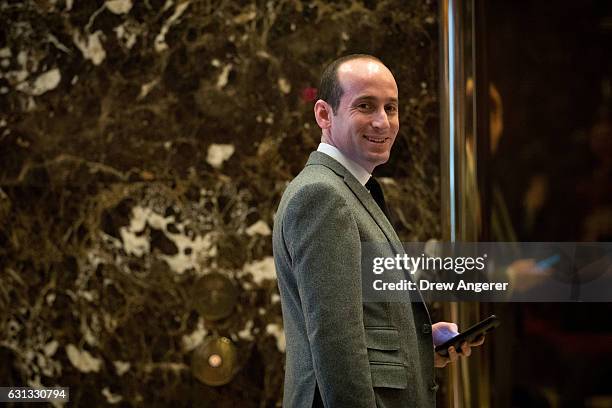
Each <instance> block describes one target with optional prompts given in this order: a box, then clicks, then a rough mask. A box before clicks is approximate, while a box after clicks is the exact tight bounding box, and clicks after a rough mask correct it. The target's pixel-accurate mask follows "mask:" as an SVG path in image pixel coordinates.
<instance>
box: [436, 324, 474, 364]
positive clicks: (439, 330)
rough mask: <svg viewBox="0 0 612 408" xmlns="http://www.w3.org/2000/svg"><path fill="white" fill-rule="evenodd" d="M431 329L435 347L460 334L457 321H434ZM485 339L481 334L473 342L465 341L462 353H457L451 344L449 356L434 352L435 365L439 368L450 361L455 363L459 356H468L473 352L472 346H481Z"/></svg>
mask: <svg viewBox="0 0 612 408" xmlns="http://www.w3.org/2000/svg"><path fill="white" fill-rule="evenodd" d="M431 331H432V336H433V342H434V347H436V346H438V345H440V344H442V343H444V342H445V341H447V340H449V339H450V338H451V337H454V336H456V335H457V334H459V331H458V328H457V325H456V324H455V323H449V322H438V323H434V324H433V325H432V326H431ZM484 341H485V338H484V336H481V337H479V338H478V339H476V340H475V341H473V342H472V343H468V342H467V341H466V342H464V343H463V344H462V345H461V353H457V350H455V347H452V346H451V347H449V348H448V356H447V357H444V356H442V355H440V354H438V353H436V352H434V367H437V368H442V367H446V365H447V364H448V363H454V362H455V361H457V359H458V358H459V356H464V357H468V356H469V355H470V354H472V347H476V346H480V345H481V344H482V343H484Z"/></svg>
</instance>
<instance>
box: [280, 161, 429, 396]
mask: <svg viewBox="0 0 612 408" xmlns="http://www.w3.org/2000/svg"><path fill="white" fill-rule="evenodd" d="M362 242H385V243H389V245H388V247H387V249H384V247H385V245H382V246H381V252H382V253H381V254H380V256H390V257H392V256H395V254H396V253H403V249H402V247H401V243H400V240H399V238H398V237H397V234H396V233H395V231H394V230H393V227H392V226H391V224H390V223H389V221H388V220H387V218H386V217H385V215H384V214H383V212H382V211H381V210H380V208H379V207H378V205H377V204H376V202H375V201H374V199H373V198H372V196H371V195H370V193H369V192H368V191H367V189H366V188H365V187H364V186H363V185H362V184H360V183H359V181H357V179H356V178H355V177H354V176H353V175H352V174H351V173H350V172H349V171H348V170H347V169H346V168H344V167H343V166H342V165H341V164H340V163H338V162H337V161H336V160H334V159H333V158H331V157H329V156H327V155H326V154H324V153H321V152H313V153H312V154H311V155H310V158H309V160H308V163H307V164H306V166H305V168H304V169H303V170H302V172H301V173H300V174H299V175H298V176H297V177H296V178H295V179H294V180H293V181H292V182H291V183H290V184H289V186H288V187H287V189H286V191H285V193H284V194H283V197H282V199H281V202H280V204H279V208H278V211H277V213H276V217H275V222H274V231H273V248H274V261H275V265H276V270H277V277H278V285H279V289H280V295H281V303H282V310H283V322H284V328H285V335H286V340H287V351H286V364H285V388H284V400H283V404H284V406H285V407H287V408H302V407H313V406H325V407H334V408H335V407H339V408H344V407H346V408H359V407H368V408H371V407H385V408H391V407H404V408H405V407H418V408H427V407H432V408H433V407H435V393H436V390H437V385H436V384H435V382H434V366H433V364H434V363H433V343H432V335H431V321H430V319H429V314H428V312H427V309H426V307H425V305H424V303H423V302H422V301H419V300H418V299H417V301H414V302H402V303H398V302H395V303H390V302H389V303H364V302H363V301H362V287H361V264H360V263H361V243H362Z"/></svg>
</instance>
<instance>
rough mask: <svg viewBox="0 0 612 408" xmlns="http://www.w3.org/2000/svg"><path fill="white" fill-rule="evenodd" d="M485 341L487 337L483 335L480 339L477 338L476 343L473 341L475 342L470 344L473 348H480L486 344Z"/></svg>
mask: <svg viewBox="0 0 612 408" xmlns="http://www.w3.org/2000/svg"><path fill="white" fill-rule="evenodd" d="M484 341H485V336H484V334H483V335H481V336H478V338H477V339H476V340H474V341H473V342H472V343H471V344H470V346H471V347H474V346H480V345H482V344H483V343H484Z"/></svg>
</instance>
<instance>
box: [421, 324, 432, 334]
mask: <svg viewBox="0 0 612 408" xmlns="http://www.w3.org/2000/svg"><path fill="white" fill-rule="evenodd" d="M423 333H424V334H429V333H431V324H429V323H424V324H423Z"/></svg>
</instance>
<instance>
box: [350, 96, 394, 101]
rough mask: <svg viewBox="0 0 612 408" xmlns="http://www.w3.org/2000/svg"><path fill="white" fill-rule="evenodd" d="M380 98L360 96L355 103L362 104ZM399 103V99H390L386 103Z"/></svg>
mask: <svg viewBox="0 0 612 408" xmlns="http://www.w3.org/2000/svg"><path fill="white" fill-rule="evenodd" d="M377 100H378V98H376V97H374V96H371V95H362V96H358V97H357V98H355V102H361V101H377ZM389 102H391V103H398V102H399V100H398V99H397V98H389V99H388V100H386V101H385V103H389Z"/></svg>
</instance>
